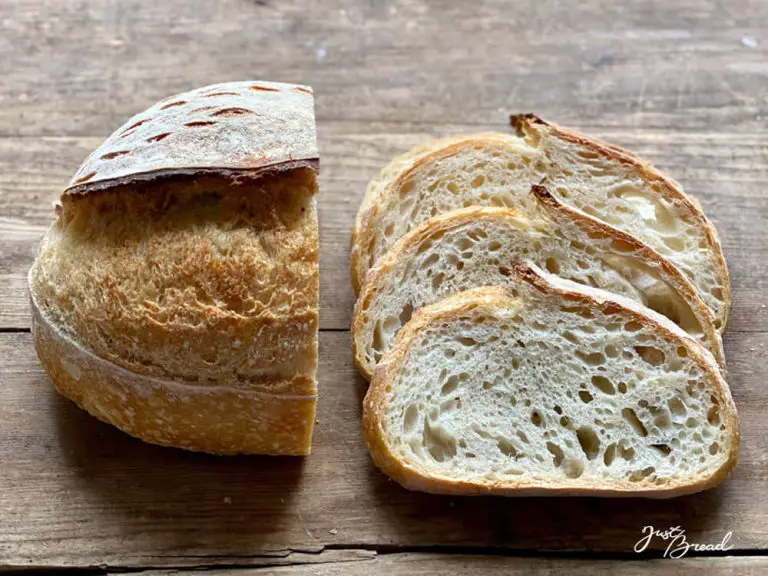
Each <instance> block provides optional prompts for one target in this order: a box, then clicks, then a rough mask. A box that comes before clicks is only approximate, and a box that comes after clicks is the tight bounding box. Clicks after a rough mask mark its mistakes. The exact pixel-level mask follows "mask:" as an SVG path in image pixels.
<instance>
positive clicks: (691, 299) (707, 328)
mask: <svg viewBox="0 0 768 576" xmlns="http://www.w3.org/2000/svg"><path fill="white" fill-rule="evenodd" d="M532 194H534V196H535V197H536V200H537V202H539V204H540V205H541V206H542V207H543V208H544V209H545V210H546V211H547V213H548V214H550V215H553V216H554V217H564V218H569V219H570V220H572V221H573V222H574V224H575V225H576V226H578V227H580V228H582V229H583V230H585V231H586V232H587V233H595V234H600V235H601V236H608V237H613V238H615V239H616V240H619V241H622V242H624V243H625V244H627V245H628V246H630V247H631V248H632V250H633V251H634V252H633V256H636V257H639V258H642V259H643V260H646V261H648V262H649V263H651V264H653V265H654V266H655V267H656V269H657V271H658V272H659V273H660V276H661V278H662V280H664V281H666V282H668V283H669V284H670V286H671V287H672V288H673V289H674V290H676V291H677V292H678V294H680V296H682V298H683V299H684V300H685V301H686V303H687V304H688V305H689V306H690V307H691V310H693V313H694V315H695V316H696V318H697V320H698V321H699V323H700V324H701V326H702V329H703V330H704V332H705V335H706V337H707V340H708V341H709V343H710V346H711V352H712V354H713V355H714V356H715V360H716V361H717V363H718V365H719V366H720V368H721V370H723V372H724V371H725V353H724V351H723V342H722V339H721V337H720V334H719V332H718V331H717V329H716V328H715V326H714V324H713V323H712V312H711V310H710V309H709V307H708V306H707V305H706V304H705V303H704V301H703V300H702V298H701V296H700V295H699V293H698V291H697V290H696V289H695V288H694V287H693V285H692V284H691V283H690V281H689V280H688V279H687V278H686V277H685V276H684V275H683V273H682V272H681V271H680V270H679V269H678V268H677V267H676V266H675V265H674V264H672V263H671V262H669V261H668V260H666V259H665V258H664V257H663V256H661V255H660V254H659V253H658V252H656V251H655V250H654V249H652V248H651V247H649V246H647V245H645V244H643V243H642V242H640V241H639V240H638V239H637V238H635V237H634V236H631V235H629V234H626V233H625V232H622V231H621V230H618V229H616V228H614V227H613V226H610V225H609V224H606V223H605V222H603V221H601V220H598V219H596V218H593V217H591V216H589V215H588V214H586V213H584V212H582V211H580V210H577V209H575V208H573V207H571V206H567V205H565V204H563V203H561V202H560V201H558V200H557V199H556V198H555V197H554V196H553V195H552V194H551V193H550V192H549V191H548V190H547V189H546V188H545V187H544V186H540V185H534V186H533V187H532ZM501 212H505V213H506V214H508V215H509V216H510V217H512V216H516V215H518V213H517V212H516V211H514V210H512V209H504V208H496V207H481V206H471V207H467V208H460V209H458V210H452V211H450V212H446V213H444V214H440V215H438V216H435V217H433V218H430V219H428V220H426V221H424V222H422V223H421V224H420V225H419V226H417V227H415V228H414V229H412V230H411V231H409V232H408V233H406V234H404V235H403V236H402V237H401V238H399V239H398V240H397V241H396V242H395V243H394V244H393V245H392V247H391V248H390V249H389V250H388V251H387V253H386V254H385V255H384V256H382V257H381V258H379V260H378V261H377V262H376V264H375V265H374V267H373V268H371V269H370V270H369V271H368V273H367V275H366V278H365V283H364V284H363V287H362V289H361V290H360V294H359V296H358V298H357V300H356V301H355V307H354V311H353V314H352V323H351V340H352V359H353V361H354V364H355V367H356V368H357V370H358V371H359V372H360V374H361V375H362V376H363V378H365V379H366V380H370V379H371V378H372V377H373V370H372V369H371V366H369V365H368V363H367V362H365V354H364V346H363V343H362V342H360V339H359V337H358V334H359V333H360V331H361V328H362V326H363V324H364V322H363V319H362V316H363V308H364V306H365V302H366V301H368V300H370V299H371V298H372V297H374V296H375V295H376V293H377V292H378V290H379V284H380V282H381V278H383V277H384V275H386V274H387V273H388V272H389V271H390V269H391V268H392V266H393V265H394V263H395V262H396V261H397V260H398V259H399V258H400V257H401V256H402V255H403V254H404V253H406V252H407V251H408V250H409V249H410V248H411V247H412V246H414V245H417V244H419V243H420V242H422V241H424V240H426V239H427V238H428V237H430V236H432V235H433V234H435V233H437V232H439V231H441V230H445V229H446V228H449V227H450V226H452V225H453V224H454V222H456V220H457V219H461V220H462V221H463V220H465V219H466V218H468V217H470V215H475V216H482V215H487V214H499V213H501ZM510 265H511V263H510Z"/></svg>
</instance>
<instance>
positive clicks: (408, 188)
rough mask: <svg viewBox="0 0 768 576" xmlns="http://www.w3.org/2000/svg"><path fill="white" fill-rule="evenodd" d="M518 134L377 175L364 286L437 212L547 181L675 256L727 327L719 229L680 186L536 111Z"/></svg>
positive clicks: (360, 249)
mask: <svg viewBox="0 0 768 576" xmlns="http://www.w3.org/2000/svg"><path fill="white" fill-rule="evenodd" d="M513 121H514V127H515V131H516V133H515V134H499V133H494V134H472V135H464V136H453V137H449V138H445V139H441V140H436V141H433V142H430V143H428V144H427V145H425V146H421V147H418V148H416V149H414V150H412V151H410V152H408V153H406V154H404V155H402V156H400V157H398V158H396V159H395V160H393V161H392V162H391V163H390V165H389V166H387V167H385V168H384V169H383V171H382V173H381V174H380V175H379V176H378V177H377V178H375V179H374V180H372V181H371V183H370V184H369V186H368V189H367V191H366V195H365V198H364V200H363V202H362V204H361V206H360V209H359V212H358V215H357V218H356V221H355V226H354V230H353V233H352V241H351V252H350V273H351V278H352V284H353V287H354V289H355V292H356V293H359V291H360V289H361V288H362V285H363V282H364V279H365V275H366V273H367V272H368V270H369V269H370V268H372V267H373V266H374V265H375V263H376V261H377V260H378V259H379V258H380V257H381V256H383V255H384V254H385V253H386V252H387V250H388V249H389V248H390V247H391V246H392V244H394V243H395V242H396V241H397V240H398V239H399V238H400V237H402V236H403V235H404V234H406V233H407V232H408V231H410V230H411V229H413V228H415V227H416V226H418V225H419V224H421V223H422V222H424V221H425V220H427V219H428V218H431V217H433V216H436V215H438V214H443V213H445V212H449V211H451V210H455V209H457V208H463V207H466V206H471V205H477V206H497V207H507V208H514V209H516V210H518V211H520V212H521V213H526V212H527V211H528V210H529V209H531V204H530V195H529V194H528V192H529V190H530V188H531V186H532V185H534V184H540V183H542V181H544V183H545V184H546V185H547V186H548V187H549V188H550V189H551V190H552V192H553V194H555V195H556V196H557V197H558V198H559V199H560V200H561V201H563V202H565V203H567V204H569V205H571V206H573V207H575V208H578V209H580V210H582V211H583V212H586V213H588V214H590V215H592V216H594V217H595V218H598V219H600V220H603V221H604V222H606V223H608V224H610V225H612V226H614V227H616V228H618V229H620V230H622V231H623V232H625V233H628V234H630V235H632V236H634V237H635V238H637V239H638V240H640V241H642V242H643V243H645V244H647V245H648V246H650V247H651V248H653V249H654V250H656V251H657V252H659V253H660V254H661V255H662V256H664V257H665V258H667V259H668V260H669V261H670V262H672V263H673V264H675V265H676V266H677V267H678V268H679V269H680V270H681V271H682V272H683V273H684V274H685V275H686V276H687V277H688V279H689V280H690V281H691V282H692V284H693V285H694V286H695V287H696V289H697V290H698V291H699V293H700V296H701V298H702V299H703V300H704V301H705V302H706V304H707V306H709V307H710V308H711V309H712V311H713V314H714V317H715V324H716V327H717V328H718V329H719V330H722V329H723V328H724V326H725V323H726V320H727V316H728V307H729V304H730V285H729V280H728V271H727V268H726V266H725V260H724V258H723V254H722V250H721V247H720V243H719V240H718V238H717V233H716V231H715V229H714V227H713V226H712V224H711V223H710V222H709V220H707V218H706V217H705V216H704V214H703V213H702V211H701V208H700V207H699V205H698V204H697V203H696V202H695V201H694V200H693V199H692V198H690V197H689V196H687V195H685V194H684V193H683V192H682V190H681V188H680V186H679V185H678V184H676V183H675V182H673V181H672V180H671V179H669V178H667V177H666V176H664V175H662V174H661V173H659V172H658V171H657V170H655V169H653V168H652V167H650V166H649V165H648V164H646V163H645V162H642V161H641V160H639V159H637V158H635V157H634V156H632V155H630V154H629V153H627V152H624V151H623V150H620V149H619V148H617V147H615V146H611V145H606V144H603V143H601V142H598V141H596V140H593V139H590V138H587V137H586V136H583V135H580V134H576V133H573V132H570V131H567V130H563V129H561V128H558V127H556V126H554V125H553V124H550V123H547V122H544V121H543V120H541V119H539V118H536V117H534V116H516V117H514V118H513Z"/></svg>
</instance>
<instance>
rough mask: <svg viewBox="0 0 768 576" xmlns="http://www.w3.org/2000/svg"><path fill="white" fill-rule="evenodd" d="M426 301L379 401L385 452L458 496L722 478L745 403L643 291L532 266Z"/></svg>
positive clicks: (659, 486) (678, 489)
mask: <svg viewBox="0 0 768 576" xmlns="http://www.w3.org/2000/svg"><path fill="white" fill-rule="evenodd" d="M513 270H514V273H515V274H514V275H515V278H513V279H512V281H511V282H510V284H509V285H508V287H507V288H506V289H505V288H504V287H501V286H497V287H483V288H476V289H472V290H469V291H466V292H462V293H459V294H457V295H454V296H451V297H449V298H447V299H444V300H442V301H440V302H438V303H437V304H434V305H432V306H428V307H426V308H423V309H422V310H421V311H420V312H417V313H416V315H415V316H414V317H413V319H411V321H410V322H408V323H407V324H406V326H405V328H404V329H403V330H401V331H400V334H399V335H398V337H397V341H396V343H395V345H394V347H393V348H392V349H391V350H390V351H389V352H388V353H387V354H386V355H385V356H384V358H383V359H382V361H381V362H380V363H379V364H378V366H377V367H376V371H375V373H374V377H373V380H372V382H371V386H370V388H369V391H368V394H367V396H366V398H365V401H364V414H363V420H364V430H365V436H366V440H367V442H368V446H369V449H370V451H371V454H372V456H373V460H374V462H375V463H376V464H377V465H378V466H379V467H380V468H381V469H382V470H383V471H384V472H386V473H387V474H388V475H390V476H391V477H392V478H394V479H395V480H397V481H398V482H399V483H401V484H402V485H404V486H405V487H407V488H411V489H415V490H424V491H428V492H440V493H454V494H502V495H509V496H513V495H575V494H582V495H595V496H646V497H656V498H661V497H670V496H676V495H680V494H686V493H690V492H695V491H698V490H702V489H705V488H708V487H711V486H714V485H715V484H717V483H719V482H720V481H722V480H723V479H724V478H725V477H726V475H727V474H728V472H729V471H730V469H731V468H732V467H733V465H734V464H735V461H736V458H737V455H738V447H739V427H738V418H737V415H736V409H735V407H734V404H733V401H732V399H731V396H730V393H729V390H728V387H727V385H726V383H725V381H724V380H723V378H722V376H721V374H720V371H719V369H718V367H717V364H716V363H715V362H714V359H713V358H712V356H711V355H710V354H709V353H708V352H707V351H706V350H705V349H704V348H702V347H701V346H700V345H699V344H698V343H697V342H696V341H695V340H693V339H692V338H691V337H690V336H688V335H687V334H686V333H685V332H683V331H682V330H681V329H680V328H678V327H677V326H676V325H675V324H673V323H672V322H670V321H669V320H667V319H666V318H664V317H663V316H660V315H658V314H656V313H654V312H652V311H650V310H648V309H647V308H644V307H642V306H640V305H638V304H636V303H635V302H633V301H631V300H628V299H626V298H623V297H621V296H615V295H613V294H611V293H608V292H605V291H602V290H597V289H595V288H591V287H586V286H582V285H579V284H576V283H573V282H570V281H568V280H563V279H561V278H559V277H556V276H554V275H549V274H547V273H545V272H542V271H541V270H539V269H537V268H536V267H535V266H532V265H521V264H517V265H514V266H513Z"/></svg>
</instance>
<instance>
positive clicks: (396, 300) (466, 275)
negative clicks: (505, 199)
mask: <svg viewBox="0 0 768 576" xmlns="http://www.w3.org/2000/svg"><path fill="white" fill-rule="evenodd" d="M532 194H533V195H534V197H535V198H536V201H537V203H538V207H539V210H538V211H536V212H531V213H530V215H529V216H523V215H520V214H518V213H516V212H515V211H514V210H511V209H509V208H483V207H477V206H475V207H469V208H462V209H459V210H454V211H451V212H447V213H445V214H443V215H441V216H436V217H435V218H430V219H429V220H427V221H425V222H423V223H422V224H421V225H419V226H417V227H416V228H414V229H413V230H411V231H410V232H408V233H406V234H405V235H404V236H403V237H401V238H400V239H399V240H398V241H397V242H396V243H395V244H394V246H392V248H390V250H389V251H388V252H387V253H386V254H385V255H384V256H383V257H382V258H379V260H378V261H377V263H376V265H375V266H374V267H373V268H372V269H371V270H370V271H369V272H368V275H367V276H366V281H365V284H364V285H363V289H362V291H361V292H360V296H359V298H358V300H357V303H356V306H355V312H354V315H353V319H352V349H353V357H354V360H355V363H356V365H357V366H358V369H359V370H360V372H361V374H362V375H363V376H364V377H366V378H368V379H370V377H371V375H372V373H373V369H374V367H375V365H376V362H378V360H379V359H380V358H381V357H382V356H383V355H384V354H385V353H386V352H387V350H389V348H390V347H391V346H392V344H393V343H394V340H395V336H396V335H397V332H398V331H399V330H400V329H401V328H402V327H403V326H404V325H405V323H406V322H407V321H408V320H409V319H410V318H411V316H412V314H413V313H414V312H415V311H416V310H418V309H419V308H421V307H423V306H425V305H428V304H432V303H434V302H437V301H439V300H441V299H442V298H445V297H446V296H449V295H451V294H455V293H457V292H461V291H464V290H468V289H470V288H476V287H479V286H493V285H497V284H504V283H506V282H507V281H508V280H509V276H510V274H511V266H512V263H513V262H515V261H522V260H531V261H533V262H534V263H536V264H538V265H539V266H541V267H543V268H546V269H547V270H549V271H550V272H552V273H554V274H557V275H559V276H561V277H563V278H567V279H569V280H573V281H575V282H579V283H581V284H586V285H588V286H594V287H597V288H602V289H605V290H609V291H611V292H614V293H616V294H621V295H623V296H625V297H628V298H630V299H632V300H634V301H636V302H638V303H640V304H644V305H645V306H648V307H650V308H651V309H653V310H656V311H657V312H659V313H660V314H663V315H665V316H667V317H668V318H670V319H671V320H672V321H674V322H675V323H676V324H677V325H678V326H680V327H682V328H683V329H684V330H685V331H686V332H688V333H689V334H691V335H692V336H694V337H695V338H696V339H697V340H699V341H700V342H701V343H702V344H703V345H704V346H705V347H706V348H708V349H709V350H710V351H711V352H712V353H713V354H714V356H715V358H716V360H717V361H718V363H719V364H720V365H723V364H724V362H725V360H724V354H723V350H722V341H721V338H720V335H719V333H718V332H717V330H716V329H715V327H714V324H713V319H712V315H711V311H710V310H709V308H708V307H707V306H706V305H705V304H704V302H703V301H702V299H701V297H700V296H699V294H698V292H697V291H696V290H695V288H694V287H693V286H692V285H691V283H690V282H689V281H688V279H687V278H686V277H685V276H684V275H683V274H682V273H681V272H680V271H679V270H678V269H677V268H676V267H675V266H673V265H671V264H670V263H669V262H668V261H667V260H665V259H664V258H662V257H661V256H659V254H658V253H657V252H655V251H654V250H652V249H650V248H648V247H647V246H645V245H644V244H642V243H641V242H638V241H637V240H636V239H635V238H634V237H632V236H629V235H627V234H624V233H622V232H619V231H618V230H616V229H615V228H613V227H612V226H608V225H606V224H604V223H603V222H601V221H600V220H596V219H595V218H592V217H590V216H588V215H586V214H584V213H583V212H580V211H578V210H575V209H573V208H570V207H568V206H566V205H564V204H562V203H560V202H559V201H558V200H557V199H556V198H554V197H553V196H552V195H551V194H550V193H549V192H548V191H547V190H546V188H544V187H543V186H534V187H533V190H532Z"/></svg>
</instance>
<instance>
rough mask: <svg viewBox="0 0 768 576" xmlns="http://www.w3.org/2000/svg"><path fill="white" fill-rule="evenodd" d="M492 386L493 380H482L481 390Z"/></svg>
mask: <svg viewBox="0 0 768 576" xmlns="http://www.w3.org/2000/svg"><path fill="white" fill-rule="evenodd" d="M491 388H493V382H488V380H486V381H484V382H483V390H490V389H491Z"/></svg>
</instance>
